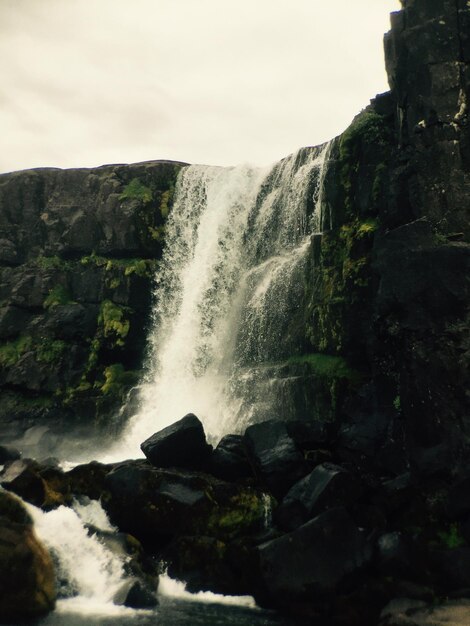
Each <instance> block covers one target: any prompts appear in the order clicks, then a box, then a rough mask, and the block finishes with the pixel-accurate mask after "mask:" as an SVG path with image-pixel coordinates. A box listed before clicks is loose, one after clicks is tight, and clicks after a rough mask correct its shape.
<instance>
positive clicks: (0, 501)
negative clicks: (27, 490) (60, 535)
mask: <svg viewBox="0 0 470 626" xmlns="http://www.w3.org/2000/svg"><path fill="white" fill-rule="evenodd" d="M55 599H56V592H55V578H54V568H53V565H52V560H51V557H50V555H49V552H48V551H47V550H46V548H45V547H44V546H43V545H42V543H41V542H40V541H39V540H38V539H37V537H36V535H35V534H34V531H33V523H32V520H31V518H30V516H29V514H28V513H27V511H26V509H25V508H24V507H23V505H22V504H21V502H20V501H19V500H18V499H17V498H16V497H15V496H13V495H11V494H9V493H7V492H6V491H2V490H0V622H2V623H4V622H5V621H7V620H8V621H11V622H15V623H18V622H19V621H20V620H24V619H32V618H36V617H39V616H41V615H44V614H45V613H48V612H49V611H51V610H52V609H53V608H54V605H55Z"/></svg>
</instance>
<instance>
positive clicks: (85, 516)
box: [26, 501, 128, 614]
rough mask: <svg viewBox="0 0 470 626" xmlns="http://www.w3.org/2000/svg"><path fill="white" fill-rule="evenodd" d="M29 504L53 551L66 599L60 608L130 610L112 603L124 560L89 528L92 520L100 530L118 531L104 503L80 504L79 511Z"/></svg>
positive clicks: (42, 536) (37, 527) (122, 576)
mask: <svg viewBox="0 0 470 626" xmlns="http://www.w3.org/2000/svg"><path fill="white" fill-rule="evenodd" d="M26 506H27V508H28V511H29V512H30V514H31V516H32V518H33V521H34V526H35V530H36V533H37V534H38V536H39V538H40V539H41V540H42V541H43V542H44V543H45V544H46V546H47V547H48V548H49V550H50V551H51V553H52V554H53V556H54V560H55V562H56V567H57V568H58V572H57V574H58V576H57V578H58V580H59V582H60V589H59V592H60V595H61V596H62V597H63V598H65V599H63V600H61V601H60V602H59V605H58V609H59V610H61V611H72V612H74V611H79V612H80V613H96V614H98V613H104V614H110V613H119V612H123V611H127V610H128V609H126V608H125V607H118V606H116V605H115V604H114V603H113V598H114V596H115V595H116V593H117V592H118V591H119V589H120V588H121V587H122V585H123V583H124V582H125V574H124V567H123V566H124V562H123V561H122V560H121V559H120V558H119V557H118V556H117V555H115V554H114V553H113V552H111V551H110V550H109V549H107V548H106V547H105V546H104V545H103V544H102V543H101V542H100V541H99V539H98V538H97V536H96V535H93V536H91V535H90V534H89V533H88V531H87V528H86V524H90V523H92V524H93V525H94V526H95V527H96V528H98V529H99V530H104V531H110V530H116V529H113V527H112V526H111V525H110V523H109V520H108V518H107V516H106V513H105V512H104V511H103V509H102V508H101V505H100V504H99V503H98V502H96V501H91V502H90V503H89V504H88V505H77V506H76V510H74V509H72V508H68V507H65V506H60V507H59V508H57V509H54V510H53V511H49V512H47V513H45V512H44V511H41V509H38V508H36V507H34V506H32V505H29V504H28V505H26Z"/></svg>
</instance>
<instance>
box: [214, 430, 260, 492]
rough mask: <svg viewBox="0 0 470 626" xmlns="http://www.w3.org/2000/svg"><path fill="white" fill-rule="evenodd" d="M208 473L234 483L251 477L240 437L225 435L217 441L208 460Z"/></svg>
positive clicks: (244, 447)
mask: <svg viewBox="0 0 470 626" xmlns="http://www.w3.org/2000/svg"><path fill="white" fill-rule="evenodd" d="M210 472H211V474H213V475H214V476H217V478H221V479H222V480H235V481H236V480H240V479H243V478H248V477H249V476H251V475H252V470H251V467H250V463H249V461H248V453H247V450H246V446H245V444H244V439H243V437H242V436H240V435H226V436H225V437H223V438H222V439H221V440H220V441H219V443H218V445H217V447H216V448H215V450H214V452H213V454H212V456H211V459H210Z"/></svg>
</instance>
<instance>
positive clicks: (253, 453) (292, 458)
mask: <svg viewBox="0 0 470 626" xmlns="http://www.w3.org/2000/svg"><path fill="white" fill-rule="evenodd" d="M245 441H246V446H247V449H248V454H249V456H250V458H251V460H252V464H253V466H254V468H255V471H257V472H258V473H259V475H260V477H261V478H262V480H263V481H264V482H265V483H266V485H267V487H268V488H269V490H270V491H271V493H273V494H274V495H275V496H276V497H282V496H283V495H284V494H285V493H286V491H287V490H288V489H289V487H290V486H291V485H292V484H293V483H295V482H296V481H297V480H298V479H299V478H300V477H301V476H303V475H304V474H305V473H306V466H305V463H304V459H303V456H302V454H301V453H300V451H299V449H298V448H297V446H296V445H295V442H294V440H293V439H292V438H291V437H290V436H289V433H288V431H287V426H286V424H285V423H284V422H280V421H276V420H271V421H268V422H262V423H261V424H254V425H253V426H249V427H248V428H247V429H246V431H245Z"/></svg>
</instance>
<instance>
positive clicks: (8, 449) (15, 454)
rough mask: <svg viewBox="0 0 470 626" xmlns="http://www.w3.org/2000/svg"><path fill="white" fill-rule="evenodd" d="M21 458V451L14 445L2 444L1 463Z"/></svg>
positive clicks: (0, 447) (0, 450) (0, 449)
mask: <svg viewBox="0 0 470 626" xmlns="http://www.w3.org/2000/svg"><path fill="white" fill-rule="evenodd" d="M18 459H21V452H20V451H19V450H17V449H16V448H14V447H13V446H0V465H4V464H5V463H8V462H9V461H17V460H18Z"/></svg>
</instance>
